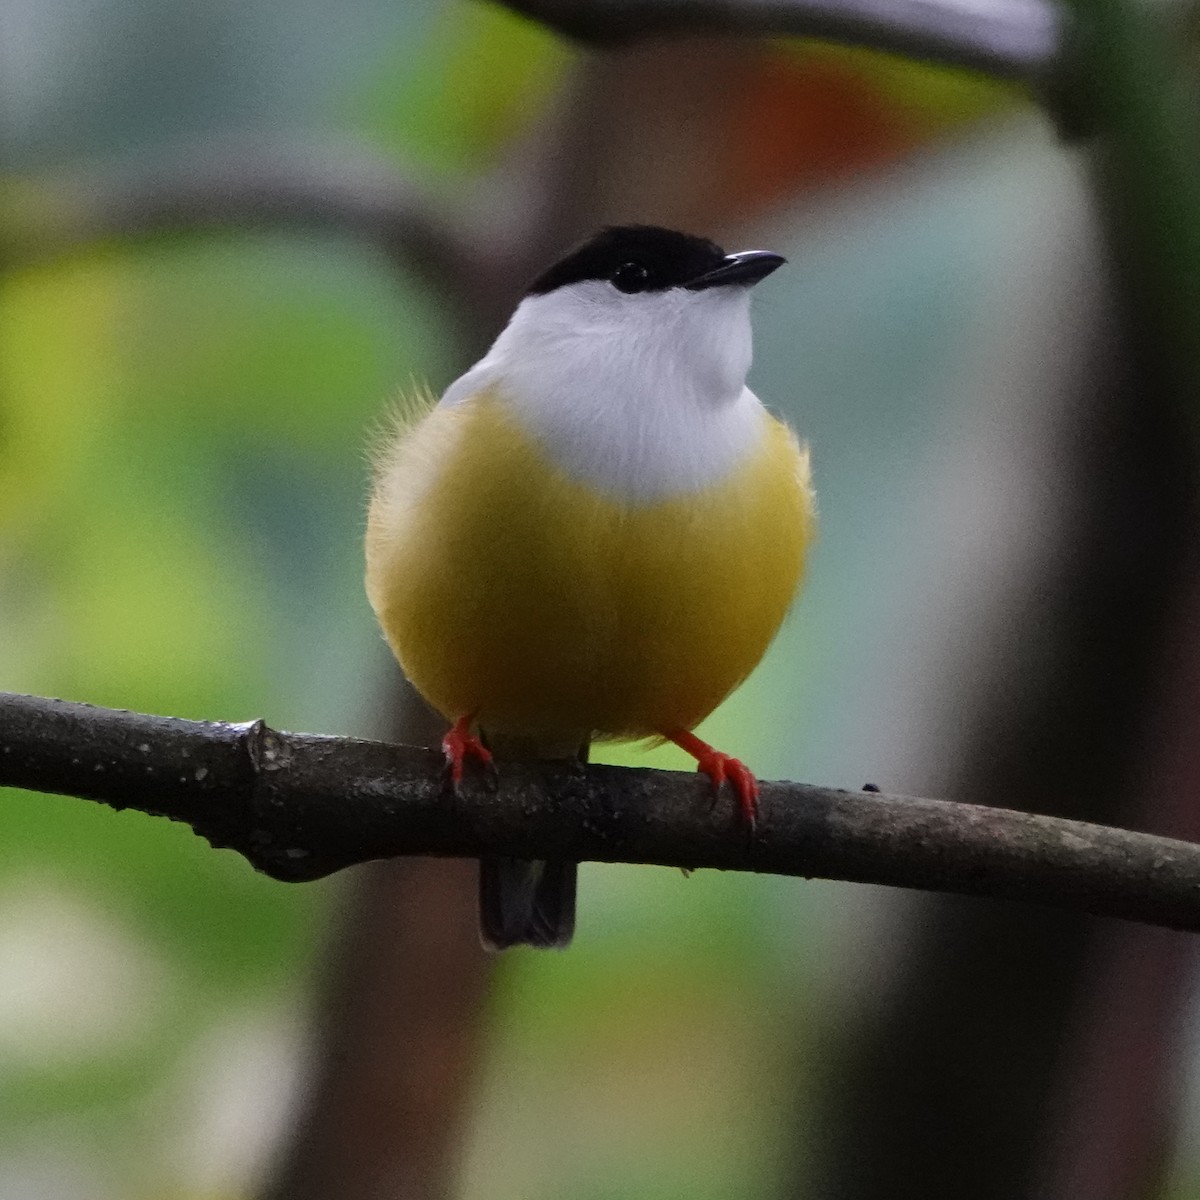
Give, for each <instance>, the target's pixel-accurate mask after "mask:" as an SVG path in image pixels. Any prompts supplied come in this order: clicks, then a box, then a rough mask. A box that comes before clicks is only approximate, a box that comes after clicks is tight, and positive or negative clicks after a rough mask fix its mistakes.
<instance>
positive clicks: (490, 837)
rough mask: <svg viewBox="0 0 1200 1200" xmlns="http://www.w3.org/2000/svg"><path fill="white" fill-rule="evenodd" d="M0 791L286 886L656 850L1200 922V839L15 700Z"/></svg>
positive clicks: (1177, 923) (1175, 924) (1, 729)
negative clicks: (447, 767) (739, 793)
mask: <svg viewBox="0 0 1200 1200" xmlns="http://www.w3.org/2000/svg"><path fill="white" fill-rule="evenodd" d="M0 784H2V785H7V786H12V787H20V788H30V789H36V790H38V791H45V792H59V793H64V794H67V795H72V796H79V797H80V798H82V799H86V800H97V801H100V802H102V803H104V804H108V805H109V806H111V807H112V808H116V809H124V808H134V809H138V810H139V811H141V812H145V813H150V814H151V815H154V816H161V817H168V818H170V819H171V820H175V821H183V822H184V823H185V824H187V825H190V826H191V827H192V829H194V830H195V832H196V833H198V834H200V836H201V837H204V838H206V839H207V840H208V841H209V842H210V843H211V844H212V845H213V846H214V847H217V848H226V849H231V850H236V851H237V852H238V853H239V854H242V855H243V856H244V857H245V858H246V859H247V860H248V861H249V862H250V863H251V864H252V865H253V866H254V867H256V868H257V869H258V870H260V871H263V872H265V873H266V874H268V875H270V876H272V878H275V879H279V880H284V881H287V882H301V881H307V880H312V879H319V878H321V877H322V876H325V875H328V874H330V873H332V872H334V871H338V870H341V869H342V868H343V867H348V866H352V865H354V864H356V863H361V862H366V861H368V860H371V859H377V858H389V857H393V856H397V855H414V854H422V855H448V856H452V857H467V858H477V857H479V856H480V855H484V854H507V855H515V856H517V857H520V858H556V857H557V858H569V859H576V860H580V861H584V860H588V861H596V862H632V863H655V864H659V865H662V866H673V867H689V868H699V867H715V868H717V869H720V870H739V871H761V872H771V873H774V874H778V875H801V876H805V877H808V878H814V877H819V878H824V879H844V880H851V881H853V882H857V883H876V884H888V885H891V886H893V887H908V888H924V889H930V890H935V891H948V892H960V893H963V894H965V895H975V896H992V897H997V898H1000V899H1011V900H1029V901H1036V902H1040V903H1044V904H1053V905H1057V906H1059V907H1062V908H1070V909H1076V910H1079V911H1082V912H1088V913H1094V914H1096V915H1098V916H1109V917H1125V918H1128V919H1130V920H1136V921H1144V922H1147V923H1149V924H1152V925H1163V926H1166V927H1168V928H1173V929H1188V930H1200V846H1198V845H1194V844H1192V843H1190V842H1179V841H1174V840H1173V839H1170V838H1160V837H1152V836H1150V835H1149V834H1144V833H1133V832H1129V831H1126V830H1122V829H1112V828H1108V827H1106V826H1101V825H1088V824H1085V823H1083V822H1080V821H1067V820H1062V819H1059V818H1055V817H1044V816H1038V815H1035V814H1029V813H1020V812H1011V811H1009V810H1007V809H999V808H983V807H980V806H977V805H970V804H956V803H951V802H948V801H944V800H918V799H912V798H909V797H896V796H883V795H879V794H875V793H870V792H864V793H860V792H846V791H841V790H838V789H834V788H818V787H810V786H808V785H806V784H800V783H764V784H763V786H762V809H761V818H760V821H759V825H758V829H757V832H756V833H755V834H754V835H753V836H750V835H748V834H747V833H745V832H744V831H742V830H740V829H739V827H738V826H737V823H736V818H735V817H734V815H733V813H732V811H731V808H730V805H729V804H728V803H727V802H726V801H724V800H723V801H722V802H721V803H719V804H716V805H714V804H712V802H711V798H710V792H709V789H708V785H707V781H706V780H704V779H703V778H700V777H698V776H697V775H695V774H689V773H683V772H677V771H654V770H647V769H634V768H629V767H605V766H587V767H585V766H582V765H578V764H568V763H532V764H526V763H506V764H503V766H502V770H501V772H500V776H499V780H498V782H492V781H490V780H485V779H484V778H482V777H481V778H480V779H479V780H478V781H476V782H475V783H473V784H471V785H470V786H468V787H466V788H464V790H463V793H462V794H461V795H460V796H457V797H455V796H452V795H450V794H448V793H447V792H446V790H445V788H444V786H443V782H442V770H441V760H440V757H439V755H437V754H436V753H434V752H432V751H428V750H417V749H413V748H411V747H407V746H390V745H386V744H384V743H382V742H368V741H360V740H357V739H353V738H334V737H321V736H315V735H310V734H290V733H279V732H277V731H275V730H273V729H269V728H268V727H267V726H266V725H264V724H263V723H262V722H261V721H253V722H250V723H247V724H244V725H227V724H219V723H215V722H206V721H184V720H179V719H177V718H172V717H151V716H143V715H141V714H139V713H129V712H122V711H119V710H116V709H106V708H93V707H91V706H90V705H87V704H75V703H70V702H68V701H63V700H48V699H43V698H41V697H37V696H18V695H13V694H10V693H0Z"/></svg>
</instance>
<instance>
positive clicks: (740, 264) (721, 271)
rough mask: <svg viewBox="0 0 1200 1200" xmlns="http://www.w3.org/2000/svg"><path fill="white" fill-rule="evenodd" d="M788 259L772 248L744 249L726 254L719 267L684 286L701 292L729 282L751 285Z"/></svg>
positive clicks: (764, 277)
mask: <svg viewBox="0 0 1200 1200" xmlns="http://www.w3.org/2000/svg"><path fill="white" fill-rule="evenodd" d="M785 262H787V259H786V258H784V257H783V255H782V254H772V253H771V251H770V250H742V251H741V252H740V253H738V254H727V255H725V259H724V261H723V262H722V263H721V265H720V266H719V267H713V269H712V270H711V271H705V272H704V274H703V275H700V276H698V277H697V278H696V279H693V280H692V282H691V283H685V284H684V285H683V286H684V287H686V288H687V289H688V290H689V291H693V292H699V291H701V290H702V289H704V288H710V287H724V286H725V285H726V284H729V283H740V284H741V285H742V287H750V286H751V285H752V284H755V283H757V282H758V281H759V280H760V279H766V277H767V276H768V275H770V273H771V272H772V271H774V270H775V268H776V267H782V266H783V264H784V263H785Z"/></svg>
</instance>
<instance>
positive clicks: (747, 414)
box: [442, 281, 763, 501]
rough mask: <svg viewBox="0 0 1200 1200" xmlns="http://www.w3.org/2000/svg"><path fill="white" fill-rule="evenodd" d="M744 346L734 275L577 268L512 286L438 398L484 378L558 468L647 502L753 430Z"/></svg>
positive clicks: (683, 486)
mask: <svg viewBox="0 0 1200 1200" xmlns="http://www.w3.org/2000/svg"><path fill="white" fill-rule="evenodd" d="M750 357H751V338H750V299H749V294H748V290H747V289H746V288H743V287H737V286H734V287H717V288H712V289H708V290H704V291H698V292H692V291H687V290H684V289H679V288H672V289H669V290H667V291H663V292H647V293H642V294H639V295H625V294H623V293H620V292H618V291H617V290H616V289H615V288H613V287H612V286H611V284H608V283H606V282H603V281H587V282H584V283H576V284H572V285H570V286H568V287H563V288H559V289H557V290H555V291H553V292H549V293H548V294H546V295H542V296H529V297H526V299H525V300H523V301H522V302H521V304H520V305H519V306H518V308H517V310H516V312H514V313H513V316H512V319H511V320H510V321H509V323H508V325H507V327H506V328H505V329H504V331H503V332H502V333H501V334H500V336H499V337H498V338H497V339H496V341H495V343H494V344H493V345H492V348H491V349H490V350H489V351H488V353H487V354H486V355H485V356H484V357H483V358H482V359H481V360H480V361H479V362H478V363H476V365H475V366H474V367H472V368H471V369H470V370H469V371H468V372H467V373H466V374H465V375H463V376H462V377H461V378H460V379H458V380H457V381H456V382H455V383H453V384H451V385H450V387H449V389H447V391H446V394H445V395H444V396H443V398H442V403H443V404H457V403H459V402H461V401H463V400H465V399H467V398H468V397H470V396H472V395H475V394H477V393H479V392H480V391H482V390H484V389H485V388H494V389H495V390H496V392H497V394H498V395H499V396H501V397H502V398H503V400H504V401H505V402H507V403H508V404H510V405H511V406H512V409H513V412H514V414H515V415H516V416H517V418H518V420H520V422H521V423H522V424H523V425H524V427H525V428H526V429H527V430H528V432H529V433H530V434H532V435H533V436H534V437H535V438H537V439H538V440H539V441H540V442H541V443H542V444H543V446H544V447H545V448H546V450H547V452H548V453H549V455H550V457H551V459H552V460H553V461H554V463H555V464H556V465H557V466H559V467H560V468H561V469H562V470H564V471H566V472H567V473H568V474H569V475H570V476H571V477H572V478H575V479H578V480H580V481H582V482H587V483H590V484H592V485H593V486H596V487H597V488H599V489H601V490H603V491H605V492H609V493H612V494H615V495H618V496H620V497H622V498H628V499H638V500H644V501H650V500H656V499H661V498H663V497H665V496H669V495H671V494H674V493H683V492H691V491H697V490H699V489H701V488H705V487H709V486H711V485H713V484H714V483H716V482H717V481H718V480H719V479H720V478H721V477H722V476H723V475H725V474H727V473H728V472H729V471H730V470H731V469H732V468H733V467H734V466H735V465H736V463H737V462H738V461H739V460H740V459H741V458H742V457H743V456H744V455H745V454H746V453H747V452H748V451H749V450H750V449H751V448H752V447H753V446H754V445H755V444H756V443H757V441H758V439H759V438H760V437H761V436H762V431H763V421H762V413H763V410H762V406H761V405H760V404H759V402H758V400H757V398H756V397H755V396H754V394H753V393H752V392H750V391H749V390H748V389H747V387H746V372H747V371H748V370H749V369H750Z"/></svg>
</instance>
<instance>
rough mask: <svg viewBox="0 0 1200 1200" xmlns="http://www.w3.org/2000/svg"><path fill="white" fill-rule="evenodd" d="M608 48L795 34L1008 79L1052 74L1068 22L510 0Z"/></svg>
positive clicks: (1043, 0) (902, 0)
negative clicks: (663, 39)
mask: <svg viewBox="0 0 1200 1200" xmlns="http://www.w3.org/2000/svg"><path fill="white" fill-rule="evenodd" d="M503 2H504V3H505V5H506V7H508V8H511V9H514V10H515V11H516V12H519V13H523V14H524V15H525V16H528V17H532V18H533V19H534V20H536V21H540V22H541V23H542V24H544V25H547V26H549V27H550V28H551V29H556V30H558V31H559V32H560V33H564V34H566V35H568V36H569V37H574V38H578V39H579V40H581V41H584V42H591V43H595V44H599V45H606V44H620V43H622V42H627V41H631V40H633V39H634V38H638V37H645V36H648V35H652V34H664V33H676V34H678V33H724V34H743V35H754V34H757V35H770V36H780V35H793V36H798V37H810V38H821V39H824V40H828V41H834V42H843V43H847V44H849V45H859V46H866V47H869V48H871V49H876V50H888V51H892V52H894V53H897V54H905V55H907V56H908V57H910V58H918V59H927V60H928V61H930V62H937V63H944V64H947V65H949V66H958V67H972V68H975V69H976V70H979V71H983V72H986V73H987V74H989V75H997V76H1000V77H1001V78H1006V79H1008V78H1011V79H1024V80H1027V81H1031V82H1032V81H1037V80H1040V79H1041V78H1043V77H1045V76H1046V75H1048V74H1050V72H1051V70H1052V68H1053V67H1054V65H1055V62H1056V60H1057V59H1058V57H1059V54H1060V48H1061V46H1062V43H1063V40H1064V39H1063V17H1062V15H1061V13H1060V11H1059V9H1058V7H1057V5H1054V4H1052V3H1050V2H1048V0H985V3H978V2H974V0H503Z"/></svg>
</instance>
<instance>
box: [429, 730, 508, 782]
mask: <svg viewBox="0 0 1200 1200" xmlns="http://www.w3.org/2000/svg"><path fill="white" fill-rule="evenodd" d="M474 719H475V714H474V713H468V714H467V715H466V716H465V717H459V719H458V720H457V721H455V722H454V724H453V725H452V726H451V728H450V730H449V732H448V733H447V734H446V736H445V737H444V738H442V753H443V754H444V755H445V756H446V768H447V770H449V772H450V781H451V783H453V784H454V786H455V787H456V788H457V787H458V785H459V784H460V783H462V778H463V763H465V762H466V761H467V759H468V758H473V759H475V760H476V761H477V762H480V763H482V764H483V765H484V766H485V767H487V768H488V769H489V770H493V771H494V770H495V769H496V767H495V763H493V761H492V752H491V751H490V750H489V749H488V748H487V747H486V746H485V745H484V744H483V743H482V742H481V741H480V740H479V739H478V738H477V737H476V736H475V735H474V734H473V733H472V732H471V722H472V721H473V720H474Z"/></svg>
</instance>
